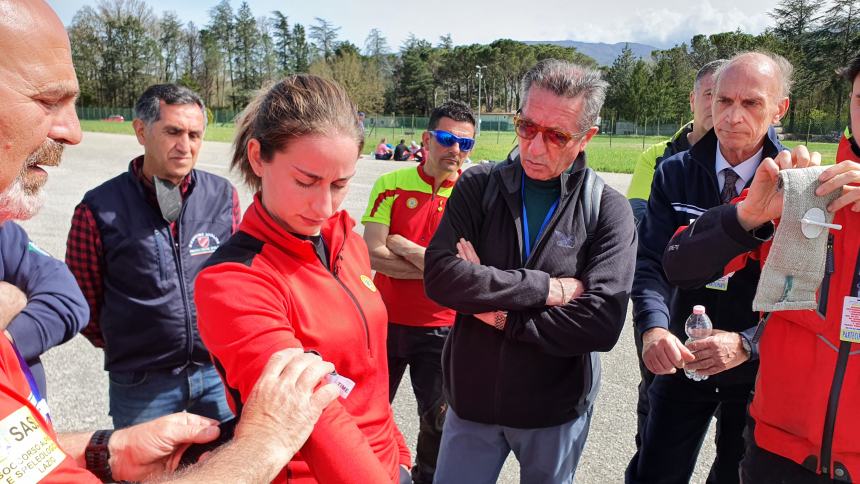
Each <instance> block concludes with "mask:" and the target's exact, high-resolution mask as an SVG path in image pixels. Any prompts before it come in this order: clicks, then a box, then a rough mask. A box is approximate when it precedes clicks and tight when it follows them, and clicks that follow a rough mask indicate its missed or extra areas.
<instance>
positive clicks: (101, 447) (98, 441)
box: [84, 430, 115, 482]
mask: <svg viewBox="0 0 860 484" xmlns="http://www.w3.org/2000/svg"><path fill="white" fill-rule="evenodd" d="M112 434H113V430H97V431H95V432H94V433H93V436H92V437H90V442H89V443H88V444H87V448H86V450H85V451H84V458H85V459H86V463H87V470H88V471H90V472H92V473H93V474H95V476H96V477H98V478H99V479H101V481H102V482H115V480H114V478H113V474H112V473H111V469H110V449H109V448H108V441H109V440H110V436H111V435H112Z"/></svg>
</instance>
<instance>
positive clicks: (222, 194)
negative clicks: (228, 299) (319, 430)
mask: <svg viewBox="0 0 860 484" xmlns="http://www.w3.org/2000/svg"><path fill="white" fill-rule="evenodd" d="M133 124H134V130H135V134H136V135H137V139H138V142H140V144H141V145H143V147H144V154H143V156H139V157H137V158H135V159H134V160H132V161H131V163H129V167H128V171H126V172H125V173H122V174H121V175H118V176H117V177H115V178H113V179H111V180H108V181H107V182H105V183H103V184H102V185H100V186H98V187H96V188H94V189H92V190H90V191H89V192H87V193H86V195H84V199H83V201H81V203H80V204H79V205H78V206H77V207H76V209H75V214H74V216H73V218H72V227H71V230H70V231H69V238H68V241H67V249H66V263H67V264H68V265H69V268H70V269H71V270H72V273H74V275H75V278H76V279H77V281H78V284H79V285H80V286H81V289H82V291H83V293H84V295H85V296H86V298H87V302H88V303H89V306H90V322H89V324H88V326H87V327H86V328H85V329H84V331H83V334H84V336H86V337H87V339H89V340H90V342H92V343H93V345H95V346H97V347H101V348H104V350H105V369H106V370H107V371H108V372H109V378H110V414H111V416H112V417H113V422H114V426H115V427H116V428H123V427H128V426H130V425H134V424H136V423H139V422H145V421H147V420H151V419H153V418H156V417H158V416H161V415H167V414H169V413H173V412H179V411H184V410H187V411H189V412H192V413H196V414H199V415H204V416H207V417H211V418H215V419H218V420H225V419H228V418H229V417H231V413H230V410H229V408H228V406H227V402H226V400H225V397H224V389H223V387H222V384H221V380H220V379H219V377H218V374H217V372H216V371H215V369H214V368H213V366H212V363H211V362H210V359H209V353H208V351H207V350H206V348H205V347H204V346H203V342H202V341H201V340H200V336H199V334H198V332H197V311H196V309H195V307H194V279H195V278H196V277H197V273H198V272H199V271H200V269H201V268H202V267H203V265H204V263H205V262H206V260H207V259H208V258H209V255H211V254H212V253H213V252H215V250H216V249H217V248H218V247H219V246H220V245H221V244H222V243H224V242H225V241H226V240H227V238H229V237H230V235H231V234H232V233H233V232H234V231H235V230H236V227H237V226H238V222H239V218H240V209H239V199H238V195H237V192H236V189H235V188H234V187H233V186H232V185H231V184H230V182H228V181H227V180H225V179H224V178H221V177H218V176H215V175H212V174H209V173H205V172H201V171H198V170H195V169H194V165H195V163H196V162H197V155H198V153H199V151H200V146H201V144H202V142H203V134H204V131H205V129H206V110H205V108H204V106H203V101H202V100H201V99H200V97H199V96H198V95H197V94H195V93H194V92H192V91H190V90H189V89H186V88H184V87H180V86H176V85H172V84H160V85H155V86H151V87H149V88H148V89H147V90H146V91H145V92H144V93H143V95H141V97H140V99H139V100H138V101H137V104H136V105H135V119H134V123H133Z"/></svg>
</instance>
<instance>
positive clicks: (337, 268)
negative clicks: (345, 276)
mask: <svg viewBox="0 0 860 484" xmlns="http://www.w3.org/2000/svg"><path fill="white" fill-rule="evenodd" d="M342 260H343V254H341V253H338V254H337V257H335V259H334V269H333V270H332V274H333V275H334V276H335V277H337V275H338V273H340V263H341V261H342Z"/></svg>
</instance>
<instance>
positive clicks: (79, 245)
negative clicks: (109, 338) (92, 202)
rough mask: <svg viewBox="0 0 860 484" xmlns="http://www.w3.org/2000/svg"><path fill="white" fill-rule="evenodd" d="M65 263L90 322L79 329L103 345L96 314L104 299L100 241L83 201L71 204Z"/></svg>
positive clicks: (94, 343) (90, 338) (101, 346)
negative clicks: (83, 300) (83, 301)
mask: <svg viewBox="0 0 860 484" xmlns="http://www.w3.org/2000/svg"><path fill="white" fill-rule="evenodd" d="M66 265H68V266H69V270H70V271H72V274H73V275H74V276H75V280H77V281H78V286H80V288H81V292H83V293H84V297H85V298H86V299H87V304H88V305H89V307H90V321H89V323H88V324H87V326H86V327H85V328H84V329H83V330H82V331H81V334H83V335H84V337H86V338H87V339H88V340H90V343H92V344H93V346H95V347H97V348H104V345H105V343H104V340H103V339H102V331H101V328H100V327H99V315H100V314H101V305H102V300H103V298H104V285H103V284H104V281H103V280H102V273H103V271H102V241H101V235H100V234H99V231H98V227H97V226H96V220H95V218H94V217H93V213H92V212H91V211H90V209H89V207H87V206H86V205H84V204H83V203H81V204H78V206H77V207H75V213H74V215H72V227H71V229H69V238H68V239H67V240H66Z"/></svg>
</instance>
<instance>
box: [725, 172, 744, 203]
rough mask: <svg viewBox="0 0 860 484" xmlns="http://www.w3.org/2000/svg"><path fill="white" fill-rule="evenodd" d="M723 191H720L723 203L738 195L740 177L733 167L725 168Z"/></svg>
mask: <svg viewBox="0 0 860 484" xmlns="http://www.w3.org/2000/svg"><path fill="white" fill-rule="evenodd" d="M722 174H723V177H724V178H723V180H724V181H723V191H722V192H720V199H721V200H722V201H723V203H729V202H731V201H732V199H734V198H736V197H737V196H738V189H737V186H736V185H737V183H738V179H739V178H740V177H739V176H738V174H737V173H735V170H732V169H731V168H723V171H722Z"/></svg>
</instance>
